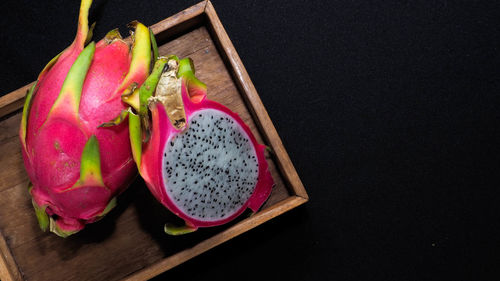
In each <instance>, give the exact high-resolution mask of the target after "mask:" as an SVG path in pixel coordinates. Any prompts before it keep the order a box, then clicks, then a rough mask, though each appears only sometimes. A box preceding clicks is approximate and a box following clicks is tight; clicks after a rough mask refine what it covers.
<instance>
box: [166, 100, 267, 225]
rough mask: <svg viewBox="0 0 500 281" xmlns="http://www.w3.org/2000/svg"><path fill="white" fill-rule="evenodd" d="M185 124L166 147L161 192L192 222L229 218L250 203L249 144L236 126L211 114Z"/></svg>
mask: <svg viewBox="0 0 500 281" xmlns="http://www.w3.org/2000/svg"><path fill="white" fill-rule="evenodd" d="M187 125H188V126H187V127H188V129H186V130H185V131H184V132H182V133H180V134H178V135H176V136H175V137H173V138H171V139H169V140H168V142H169V145H166V146H165V151H164V153H163V155H164V157H163V161H162V163H163V177H164V179H165V182H166V183H167V185H168V188H167V187H165V190H166V191H167V194H168V195H169V196H170V197H171V199H172V201H173V202H177V207H178V208H179V209H180V210H182V211H183V212H184V213H185V214H187V215H188V216H190V217H192V218H195V219H199V220H203V221H216V220H220V219H224V218H226V217H229V216H231V215H233V214H234V213H235V212H236V211H238V210H239V209H240V208H241V207H242V206H243V204H245V202H246V201H247V200H248V199H249V198H250V196H251V195H252V193H253V190H254V189H255V185H256V183H257V180H258V162H257V155H256V152H255V149H254V147H253V145H252V142H251V141H250V139H249V137H248V135H247V134H246V132H245V131H244V130H243V128H241V127H240V126H239V124H238V122H236V121H235V120H234V119H233V118H232V117H231V116H229V115H227V114H226V113H224V112H221V111H218V110H215V109H203V110H200V111H197V112H196V113H195V114H192V115H191V116H190V118H189V122H188V124H187ZM210 128H211V129H210ZM165 154H166V156H165ZM173 163H175V167H174V165H173ZM244 187H245V188H244Z"/></svg>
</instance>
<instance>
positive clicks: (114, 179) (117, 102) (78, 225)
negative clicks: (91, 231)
mask: <svg viewBox="0 0 500 281" xmlns="http://www.w3.org/2000/svg"><path fill="white" fill-rule="evenodd" d="M91 3H92V1H91V0H82V2H81V6H80V14H79V20H78V30H77V34H76V38H75V40H74V42H73V43H72V44H71V45H70V46H69V47H68V48H66V49H65V50H64V51H63V52H61V53H60V54H59V55H58V56H56V57H55V58H54V59H52V60H51V61H50V62H49V63H48V64H47V66H46V67H45V68H44V69H43V70H42V72H41V73H40V75H39V77H38V80H37V82H36V83H35V85H33V87H31V89H30V90H29V92H28V95H27V96H26V102H25V105H24V109H23V115H22V121H21V128H20V140H21V145H22V152H23V158H24V164H25V167H26V170H27V172H28V176H29V178H30V180H31V185H30V188H29V192H30V194H31V196H32V202H33V206H34V208H35V212H36V215H37V218H38V221H39V224H40V227H41V228H42V230H44V231H45V230H46V229H47V227H50V230H51V231H52V232H54V233H56V234H57V235H59V236H62V237H66V236H68V235H70V234H73V233H75V232H78V231H80V230H81V229H83V228H84V226H85V224H87V223H92V222H94V221H96V220H98V219H100V218H101V217H102V216H104V215H105V214H106V213H107V212H109V211H110V210H111V209H112V208H113V207H114V206H115V204H116V199H115V197H116V196H117V195H118V194H119V193H120V192H122V191H123V190H124V189H125V188H126V187H127V186H128V184H129V183H130V182H131V181H132V180H133V178H134V176H135V175H136V168H135V164H134V161H133V158H132V154H131V147H130V140H129V133H128V126H127V124H120V125H118V126H114V127H99V126H100V125H101V124H102V123H105V122H107V121H109V120H111V119H113V117H115V116H116V115H117V114H119V113H120V112H121V111H122V110H124V109H126V108H127V107H128V106H127V105H126V104H124V103H123V102H122V101H121V95H122V93H123V92H127V91H131V88H133V87H134V86H136V85H140V84H142V83H143V82H144V80H145V79H146V78H147V76H148V74H149V69H150V63H151V36H152V35H151V33H150V31H149V30H148V28H147V27H145V26H144V25H142V24H140V23H137V22H135V23H133V24H132V27H133V28H135V32H134V43H133V46H132V50H130V46H129V45H128V44H127V43H125V42H124V41H123V40H121V36H120V34H119V32H118V31H117V30H113V31H111V32H109V33H108V34H107V35H106V37H105V38H104V39H103V40H101V41H99V42H98V43H97V44H95V43H94V42H91V43H89V44H88V45H87V46H86V47H84V46H85V44H86V42H88V41H90V40H89V39H90V37H91V34H92V30H89V27H88V19H87V18H88V12H89V8H90V5H91Z"/></svg>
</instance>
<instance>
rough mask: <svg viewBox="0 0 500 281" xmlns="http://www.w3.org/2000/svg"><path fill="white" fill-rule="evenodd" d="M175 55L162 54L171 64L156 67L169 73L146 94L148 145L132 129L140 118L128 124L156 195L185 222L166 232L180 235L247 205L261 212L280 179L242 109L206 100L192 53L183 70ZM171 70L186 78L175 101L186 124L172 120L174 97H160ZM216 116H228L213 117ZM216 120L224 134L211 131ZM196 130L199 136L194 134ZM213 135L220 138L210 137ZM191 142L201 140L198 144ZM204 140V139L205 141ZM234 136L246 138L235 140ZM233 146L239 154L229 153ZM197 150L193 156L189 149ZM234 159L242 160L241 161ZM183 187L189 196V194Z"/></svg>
mask: <svg viewBox="0 0 500 281" xmlns="http://www.w3.org/2000/svg"><path fill="white" fill-rule="evenodd" d="M173 61H178V60H177V58H175V59H172V60H169V61H168V62H167V61H166V60H164V61H163V63H164V64H165V63H166V64H168V65H169V67H157V65H158V64H161V62H160V61H157V65H155V68H163V69H164V71H163V72H164V73H163V74H161V77H162V78H160V79H159V80H160V82H159V83H158V84H157V85H158V86H157V88H156V95H155V96H154V97H150V98H148V103H149V108H150V110H151V116H152V128H151V136H150V139H149V141H147V142H145V143H143V144H142V147H141V143H140V138H141V137H140V133H137V130H140V125H135V127H134V124H138V123H139V122H140V121H139V120H138V118H139V117H137V116H136V115H134V114H132V113H130V114H129V122H130V124H131V128H130V133H131V142H132V145H133V149H132V150H133V153H134V159H135V160H136V162H137V164H138V166H139V171H140V174H141V176H142V177H143V179H144V181H145V182H146V184H147V186H148V187H149V189H150V191H151V192H152V193H153V195H154V196H155V197H156V198H157V199H158V200H159V201H160V202H161V203H162V204H163V205H164V206H166V207H167V208H168V209H169V210H170V211H172V212H173V213H174V214H176V215H177V216H179V217H180V218H182V219H183V220H184V221H185V225H184V226H173V225H168V224H167V225H165V232H167V233H168V234H172V235H179V234H184V233H188V232H192V231H194V230H196V229H197V228H199V227H210V226H217V225H222V224H225V223H227V222H229V221H231V220H233V219H234V218H236V217H237V216H239V215H240V214H241V213H242V212H243V211H244V210H245V209H247V208H250V209H251V210H252V211H253V212H256V211H257V210H258V209H259V208H260V207H261V206H262V204H263V203H264V202H265V200H266V199H267V198H268V197H269V195H270V193H271V189H272V186H273V185H274V182H273V179H272V177H271V174H270V172H269V170H268V164H267V162H266V159H265V156H264V150H265V146H264V145H261V144H258V142H257V140H256V139H255V137H254V136H253V134H252V132H251V131H250V129H249V128H248V126H247V125H246V124H245V123H244V122H243V121H242V120H241V118H240V117H239V116H238V115H237V114H236V113H234V112H232V111H231V110H229V109H228V108H226V107H225V106H223V105H221V104H219V103H217V102H214V101H211V100H208V99H207V98H206V86H205V84H203V83H202V82H200V81H199V80H198V79H196V77H195V76H194V66H193V64H192V61H191V60H190V59H183V60H180V61H178V71H177V68H175V67H176V65H175V63H172V62H173ZM169 68H170V70H169V71H170V72H174V73H175V72H177V73H176V75H177V77H178V79H180V80H181V83H180V86H179V87H180V91H179V93H178V94H179V95H180V96H181V99H182V103H179V102H178V103H177V105H179V104H180V107H182V108H183V109H184V111H185V117H180V118H177V119H176V121H175V122H177V121H179V122H181V123H183V124H185V125H184V126H183V125H174V124H173V123H172V119H169V114H170V112H172V110H171V109H172V108H171V107H172V106H173V103H168V102H164V100H162V98H161V97H160V98H159V97H158V95H159V93H158V92H159V91H160V90H159V87H160V84H162V79H164V76H165V75H166V76H168V75H169V74H168V72H169V71H166V72H165V69H169ZM172 68H174V69H172ZM154 75H158V73H155V71H154V70H153V72H152V74H151V76H154ZM170 75H171V76H172V74H170ZM174 75H175V74H174ZM151 76H150V77H151ZM167 79H168V78H167ZM148 80H149V78H148ZM170 80H171V81H172V84H171V85H175V83H178V82H176V81H174V80H175V79H172V78H170ZM146 83H147V82H146ZM146 83H145V84H146ZM163 84H165V83H163ZM174 87H175V86H174ZM167 88H168V87H167ZM170 89H172V88H170ZM174 91H175V90H174ZM141 99H142V100H144V99H145V98H141ZM141 105H142V104H141ZM169 107H170V108H169ZM139 111H140V110H139ZM177 112H178V111H177ZM174 114H175V113H174ZM213 117H216V119H221V120H222V119H224V120H225V121H219V123H216V122H212V120H213ZM197 121H198V122H197ZM175 122H174V123H175ZM207 122H208V123H207ZM198 123H199V124H201V123H203V124H204V125H199V124H198ZM210 125H212V128H214V127H216V128H217V129H216V131H220V133H217V132H215V133H210V134H205V132H207V131H209V130H210ZM207 126H208V127H207ZM224 126H226V127H224ZM196 128H198V129H196ZM205 129H206V130H205ZM226 129H227V132H226ZM202 131H203V132H202ZM230 131H231V133H230ZM134 134H135V135H134ZM196 134H199V135H198V136H194V137H193V136H191V135H196ZM236 134H238V135H240V134H241V137H238V138H236V137H235V136H236ZM183 137H184V139H183ZM134 138H135V139H136V140H135V141H134ZM209 138H210V139H213V140H214V141H213V142H212V141H209ZM219 138H220V139H219ZM215 139H219V141H215ZM193 140H194V142H195V143H197V144H192V142H193ZM190 141H191V143H190ZM201 142H204V144H200V143H201ZM235 142H240V143H239V144H237V145H235ZM186 145H187V148H186ZM219 146H220V147H219ZM200 147H201V148H203V149H201V148H200ZM243 147H245V148H243ZM175 148H179V152H175V151H174V150H175ZM228 151H229V155H231V157H233V156H234V158H231V159H229V158H228V157H229V156H228ZM191 152H192V155H188V154H191ZM195 152H196V155H195ZM175 153H177V154H175ZM212 153H213V154H212ZM169 157H170V158H169ZM242 158H243V159H242ZM247 158H248V159H247ZM169 159H171V160H173V161H169ZM233 160H234V162H232V161H233ZM245 160H247V162H245ZM195 162H196V164H195ZM236 162H239V164H235V163H236ZM232 164H233V165H232ZM184 165H186V166H184ZM181 166H183V167H185V168H184V169H183V168H181ZM192 173H193V174H192ZM221 174H222V175H224V177H221ZM183 175H185V176H183ZM231 176H233V178H232V179H231ZM214 178H217V180H215V179H214ZM210 179H214V182H212V183H211V182H210V181H211V180H210ZM215 181H217V183H215ZM237 184H240V185H241V187H242V189H241V190H240V189H238V188H237V187H236V185H237ZM243 187H245V190H243ZM182 190H184V191H186V194H184V195H183V194H182V193H183V192H184V191H182ZM230 196H233V197H238V200H235V198H233V199H231V200H229V199H228V198H229V197H230ZM191 201H193V202H191ZM217 203H218V204H217ZM211 208H212V209H211ZM217 208H219V209H218V210H217ZM208 209H211V210H210V211H209V210H208ZM224 213H225V214H224Z"/></svg>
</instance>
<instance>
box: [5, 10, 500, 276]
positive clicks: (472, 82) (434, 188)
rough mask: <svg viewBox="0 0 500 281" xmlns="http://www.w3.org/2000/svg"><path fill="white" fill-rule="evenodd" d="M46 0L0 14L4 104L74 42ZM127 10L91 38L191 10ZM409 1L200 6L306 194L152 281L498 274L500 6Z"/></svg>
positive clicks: (70, 27)
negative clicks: (237, 63) (215, 23)
mask: <svg viewBox="0 0 500 281" xmlns="http://www.w3.org/2000/svg"><path fill="white" fill-rule="evenodd" d="M47 2H49V1H27V0H20V1H3V2H1V4H0V7H1V8H2V11H3V13H2V17H0V21H1V27H2V32H0V39H1V40H0V42H1V48H2V50H1V52H0V61H1V62H2V67H1V69H0V77H1V78H0V80H1V85H2V86H1V89H0V90H1V91H0V92H1V93H2V94H5V93H8V92H10V91H12V90H15V89H17V88H19V87H21V86H23V85H25V84H27V83H28V82H31V81H33V80H34V79H35V77H36V76H37V74H38V72H39V71H40V70H41V69H42V68H43V66H44V65H45V63H46V62H48V61H49V60H50V59H51V58H52V57H53V56H54V55H56V54H57V53H58V52H59V51H60V50H62V49H64V48H65V47H66V46H67V45H69V43H70V42H71V41H72V40H73V37H74V32H75V28H76V22H75V21H76V17H77V12H78V4H77V3H76V2H77V1H50V3H47ZM56 2H57V3H56ZM123 2H126V3H123ZM136 2H138V3H134V2H133V1H115V0H108V1H102V0H101V1H97V2H96V3H94V9H93V10H92V15H91V20H92V19H93V20H97V21H98V25H97V29H96V32H95V33H94V38H101V37H102V36H104V34H105V33H106V31H107V30H110V29H112V28H114V27H116V26H120V27H121V30H122V33H126V32H125V30H126V29H125V23H127V22H129V21H131V20H134V19H139V20H141V21H142V22H144V23H145V24H148V25H150V24H154V23H156V22H158V21H160V20H162V19H164V18H166V17H168V16H170V15H172V14H174V13H176V12H178V11H180V10H182V9H185V8H187V7H189V6H191V5H192V4H195V3H196V2H197V1H161V0H152V1H136ZM377 2H378V3H377ZM399 2H405V3H399ZM421 2H423V3H420V4H412V3H406V1H396V3H391V2H388V1H376V2H374V3H372V2H368V1H314V2H310V3H308V2H307V1H286V2H285V1H262V2H257V1H218V0H214V1H213V3H214V6H215V8H216V10H217V12H218V14H219V17H220V18H221V21H222V23H223V24H224V26H225V28H226V30H227V32H228V34H229V37H230V38H231V39H232V41H233V44H234V45H235V47H236V50H237V51H238V53H239V55H240V56H241V58H242V60H243V63H244V64H245V66H246V68H247V70H248V72H249V74H250V77H251V78H252V80H253V83H254V84H255V86H256V88H257V91H258V92H259V94H260V95H261V97H262V100H263V103H264V105H265V106H266V108H267V110H268V112H269V114H270V116H271V119H272V120H273V122H274V124H275V126H276V128H277V130H278V133H279V134H280V136H281V137H282V139H283V142H284V144H285V147H286V149H287V150H288V152H289V154H290V157H291V159H292V161H293V163H294V164H295V167H296V169H297V171H298V173H299V175H300V177H301V179H302V181H303V183H304V185H305V187H306V189H307V191H308V193H309V195H310V198H311V200H310V202H309V203H307V204H306V205H304V206H301V207H299V208H298V209H296V210H293V211H291V212H289V213H287V214H285V215H283V216H280V217H278V218H276V219H274V220H272V221H270V222H267V223H265V224H264V225H262V226H259V227H258V228H256V229H254V230H252V231H250V232H248V233H246V234H244V235H242V236H240V237H238V238H235V239H233V240H231V241H230V242H228V243H225V244H223V245H221V246H219V247H217V248H216V249H213V250H211V251H209V252H207V253H205V254H203V255H201V256H199V257H197V258H195V259H193V260H191V261H189V262H187V263H185V264H183V265H181V266H179V267H177V268H175V269H173V270H171V271H169V272H167V273H165V274H163V275H162V276H161V277H159V278H158V280H162V279H165V280H174V278H175V279H177V278H183V279H185V278H188V280H202V279H203V280H499V278H500V267H499V266H498V263H499V261H500V254H499V250H500V215H499V214H500V207H499V206H500V204H499V203H498V201H499V194H500V193H499V192H498V188H499V187H500V185H499V183H500V181H499V175H500V169H499V167H500V149H499V145H498V144H499V141H500V127H499V125H498V122H499V121H500V113H499V112H500V111H499V110H498V107H499V106H500V103H499V101H500V99H499V98H498V96H499V95H500V75H499V74H500V72H499V71H498V67H499V65H500V64H499V63H500V55H499V51H500V50H499V46H500V40H499V36H500V25H499V19H500V8H499V6H498V4H497V3H496V1H490V3H489V4H488V3H487V4H483V3H479V2H476V1H474V3H469V4H466V5H457V4H455V3H452V2H451V1H421ZM470 2H472V1H470ZM96 7H97V9H96ZM177 280H179V279H177Z"/></svg>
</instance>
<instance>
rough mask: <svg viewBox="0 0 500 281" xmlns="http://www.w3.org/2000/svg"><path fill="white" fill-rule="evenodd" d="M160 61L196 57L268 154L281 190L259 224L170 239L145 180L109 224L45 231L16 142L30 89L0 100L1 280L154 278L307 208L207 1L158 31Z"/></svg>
mask: <svg viewBox="0 0 500 281" xmlns="http://www.w3.org/2000/svg"><path fill="white" fill-rule="evenodd" d="M151 28H152V30H153V32H154V33H155V34H156V36H157V40H158V45H159V46H160V48H159V49H160V54H161V55H167V54H176V55H178V56H179V57H187V56H189V57H191V58H193V60H194V62H195V65H196V70H197V76H198V77H199V78H200V79H201V80H202V81H204V82H205V83H206V84H207V85H208V96H209V98H210V99H213V100H216V101H218V102H220V103H222V104H224V105H226V106H228V107H229V108H230V109H232V110H233V111H236V112H237V113H238V114H240V116H241V117H242V118H243V120H244V121H245V122H246V123H247V124H248V125H249V126H250V128H251V129H252V131H253V132H254V134H255V135H256V137H257V139H258V140H259V142H261V143H265V144H267V145H268V146H270V147H271V148H272V151H273V153H272V154H270V155H267V158H268V162H269V165H270V170H271V173H272V176H273V178H274V180H275V182H276V186H275V188H274V189H273V192H272V194H271V196H270V198H269V200H268V201H267V202H266V204H265V205H264V206H263V207H262V209H261V210H260V211H259V212H258V213H256V214H254V215H252V216H242V217H240V218H239V219H237V220H236V221H235V222H233V223H231V224H229V225H225V226H220V227H215V228H209V229H200V230H198V231H197V232H195V233H192V234H188V235H185V236H180V237H172V236H168V235H166V234H164V233H163V224H164V223H165V222H166V221H167V220H168V219H170V217H169V216H172V215H170V214H169V213H168V212H167V211H166V209H165V208H163V206H161V205H160V204H159V203H158V202H157V201H156V200H155V199H154V198H153V197H152V196H151V195H150V194H149V191H148V190H147V188H146V187H145V184H144V182H143V181H142V180H141V179H140V178H138V179H137V180H136V181H135V182H134V184H133V185H132V186H131V187H130V188H129V189H128V190H127V191H126V192H125V193H124V194H123V195H121V196H120V197H119V204H118V207H117V208H115V210H113V211H112V212H111V213H110V214H108V215H107V216H106V217H105V218H104V219H103V220H101V221H99V222H97V223H94V224H91V225H89V226H87V227H86V229H84V230H83V231H81V232H80V233H78V234H76V235H73V236H70V237H69V238H66V239H62V238H59V237H57V236H56V235H54V234H51V233H43V232H42V231H40V229H39V228H38V224H37V221H36V218H35V214H34V211H33V209H32V206H31V201H30V200H31V199H30V197H29V194H28V191H27V182H28V178H27V175H26V172H25V170H24V166H23V161H22V157H21V149H20V144H19V140H18V128H19V124H20V120H21V111H20V109H21V107H22V104H23V103H24V95H25V93H26V89H27V88H28V87H29V85H27V86H25V87H23V88H21V89H19V90H16V91H14V92H12V93H10V94H7V95H5V96H3V97H1V98H0V131H1V132H2V133H1V136H0V155H1V156H0V167H2V168H1V169H0V251H1V257H0V279H1V280H3V281H8V280H54V281H55V280H96V279H99V280H119V279H120V280H144V279H147V278H151V277H154V276H156V275H158V274H160V273H162V272H164V271H166V270H168V269H170V268H172V267H174V266H176V265H179V264H181V263H183V262H185V261H187V260H189V259H191V258H193V257H194V256H197V255H199V254H201V253H203V252H205V251H207V250H209V249H211V248H213V247H215V246H217V245H219V244H221V243H223V242H225V241H227V240H229V239H231V238H233V237H235V236H237V235H240V234H241V233H243V232H245V231H248V230H250V229H252V228H254V227H256V226H257V225H259V224H261V223H263V222H265V221H267V220H270V219H272V218H274V217H276V216H278V215H280V214H282V213H284V212H286V211H288V210H290V209H292V208H294V207H297V206H298V205H301V204H303V203H305V202H306V201H307V198H308V197H307V194H306V191H305V189H304V187H303V185H302V183H301V181H300V179H299V177H298V175H297V172H296V171H295V168H294V167H293V165H292V163H291V161H290V158H289V157H288V155H287V152H286V151H285V149H284V147H283V144H282V142H281V140H280V138H279V136H278V134H277V132H276V129H275V128H274V126H273V124H272V122H271V120H270V119H269V116H268V114H267V112H266V110H265V108H264V106H263V105H262V102H261V100H260V98H259V95H258V94H257V91H256V90H255V88H254V86H253V84H252V81H251V80H250V77H249V76H248V73H247V72H246V70H245V68H244V66H243V64H242V62H241V60H240V58H239V57H238V54H237V53H236V50H235V49H234V46H233V44H232V43H231V41H230V40H229V37H228V35H227V34H226V32H225V30H224V27H223V26H222V24H221V22H220V21H219V18H218V17H217V14H216V12H215V10H214V8H213V6H212V3H211V2H210V1H204V2H200V3H199V4H197V5H195V6H192V7H190V8H188V9H186V10H184V11H182V12H180V13H178V14H176V15H174V16H171V17H169V18H167V19H165V20H163V21H161V22H159V23H157V24H155V25H153V26H152V27H151Z"/></svg>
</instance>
